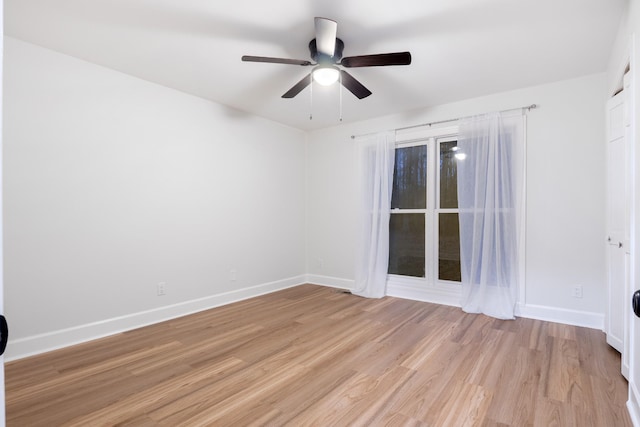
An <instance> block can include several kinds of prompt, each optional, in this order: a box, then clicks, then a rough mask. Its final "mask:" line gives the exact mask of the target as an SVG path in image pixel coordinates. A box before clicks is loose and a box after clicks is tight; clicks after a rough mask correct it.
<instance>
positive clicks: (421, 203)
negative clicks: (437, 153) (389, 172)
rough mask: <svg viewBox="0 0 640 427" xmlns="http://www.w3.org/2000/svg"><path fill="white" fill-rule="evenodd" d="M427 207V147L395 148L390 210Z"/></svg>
mask: <svg viewBox="0 0 640 427" xmlns="http://www.w3.org/2000/svg"><path fill="white" fill-rule="evenodd" d="M426 207H427V146H426V145H418V146H415V147H404V148H396V164H395V167H394V170H393V195H392V197H391V209H396V208H399V209H425V208H426Z"/></svg>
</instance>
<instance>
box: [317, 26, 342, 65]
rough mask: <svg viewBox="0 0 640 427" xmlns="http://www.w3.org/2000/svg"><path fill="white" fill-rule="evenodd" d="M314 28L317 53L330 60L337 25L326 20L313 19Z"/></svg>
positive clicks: (334, 43)
mask: <svg viewBox="0 0 640 427" xmlns="http://www.w3.org/2000/svg"><path fill="white" fill-rule="evenodd" d="M315 26H316V46H317V48H318V53H320V54H322V55H326V56H328V57H329V58H331V57H332V56H333V54H334V53H335V52H334V51H335V48H336V36H337V34H338V23H337V22H336V21H333V20H331V19H327V18H315Z"/></svg>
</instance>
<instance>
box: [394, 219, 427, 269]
mask: <svg viewBox="0 0 640 427" xmlns="http://www.w3.org/2000/svg"><path fill="white" fill-rule="evenodd" d="M424 231H425V230H424V214H392V215H391V220H390V221H389V274H401V275H403V276H415V277H424V249H425V248H424V246H425V234H424Z"/></svg>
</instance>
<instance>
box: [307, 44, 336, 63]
mask: <svg viewBox="0 0 640 427" xmlns="http://www.w3.org/2000/svg"><path fill="white" fill-rule="evenodd" d="M343 50H344V42H343V41H342V40H340V39H339V38H336V47H335V50H334V52H333V56H328V55H324V54H322V53H320V52H318V47H317V46H316V39H313V40H311V41H310V42H309V52H310V53H311V59H313V60H314V61H316V63H318V64H335V63H337V62H338V61H340V60H341V59H342V51H343Z"/></svg>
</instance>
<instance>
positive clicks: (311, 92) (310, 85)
mask: <svg viewBox="0 0 640 427" xmlns="http://www.w3.org/2000/svg"><path fill="white" fill-rule="evenodd" d="M312 74H313V73H310V74H309V120H313V76H312Z"/></svg>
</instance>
